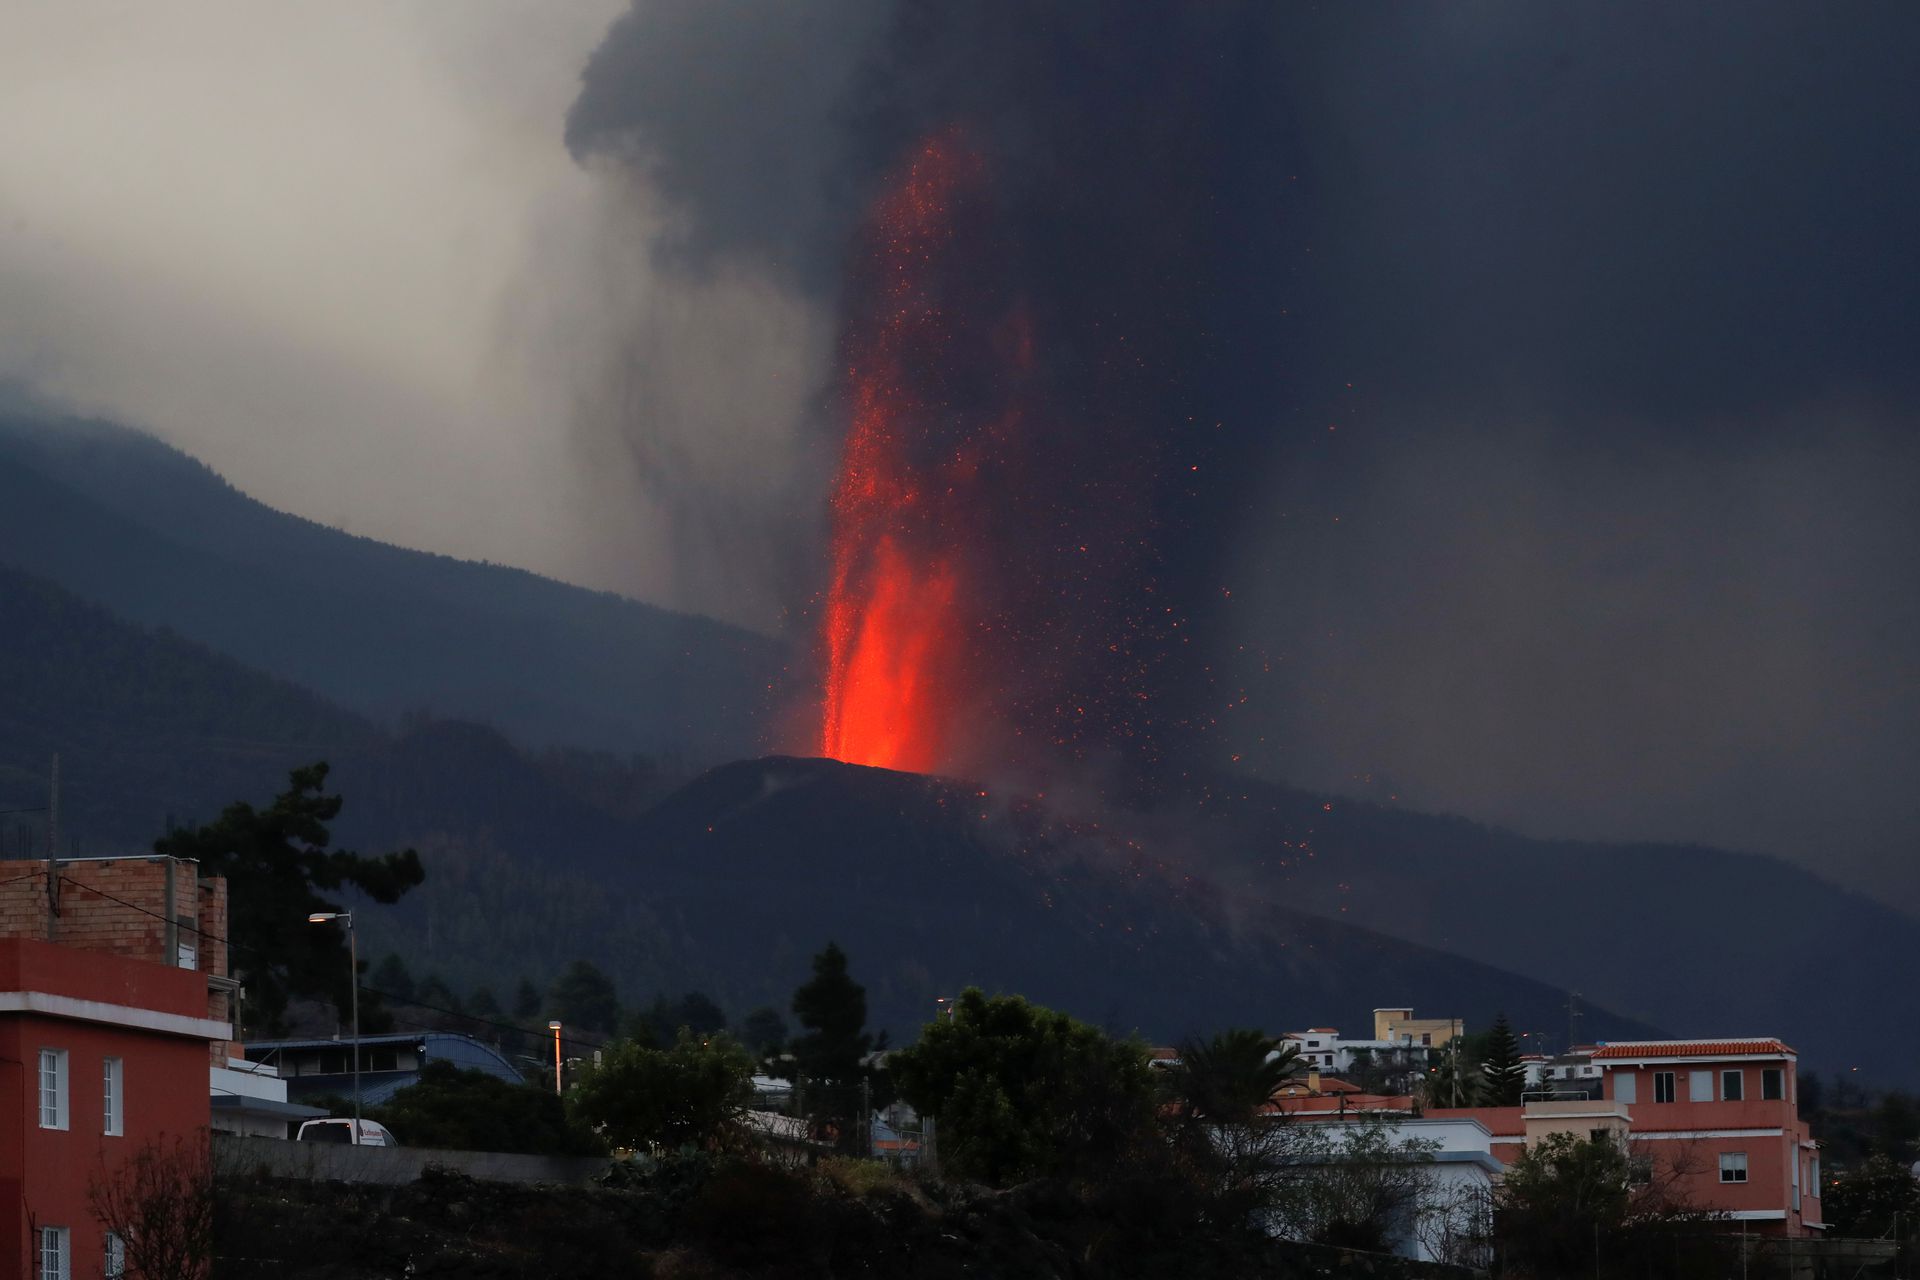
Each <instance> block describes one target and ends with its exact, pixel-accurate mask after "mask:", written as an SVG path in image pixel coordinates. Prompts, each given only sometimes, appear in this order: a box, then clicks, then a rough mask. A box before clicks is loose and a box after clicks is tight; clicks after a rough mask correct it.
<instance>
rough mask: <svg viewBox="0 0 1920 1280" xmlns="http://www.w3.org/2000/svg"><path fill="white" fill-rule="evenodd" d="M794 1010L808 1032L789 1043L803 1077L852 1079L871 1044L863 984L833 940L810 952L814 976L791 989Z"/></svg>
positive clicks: (836, 1081)
mask: <svg viewBox="0 0 1920 1280" xmlns="http://www.w3.org/2000/svg"><path fill="white" fill-rule="evenodd" d="M793 1016H794V1018H795V1019H796V1020H798V1021H799V1023H800V1025H801V1026H802V1027H805V1028H806V1034H805V1035H800V1036H795V1037H794V1038H793V1041H792V1043H791V1045H790V1048H791V1049H792V1051H793V1058H794V1063H795V1065H796V1066H797V1067H798V1068H799V1070H800V1073H801V1074H802V1075H804V1076H805V1077H806V1078H807V1079H809V1080H813V1081H819V1082H823V1083H832V1084H841V1085H845V1084H850V1083H852V1082H854V1081H856V1080H858V1079H859V1078H860V1064H861V1060H862V1059H864V1058H865V1057H866V1056H867V1054H868V1052H869V1051H871V1050H872V1048H873V1037H872V1036H870V1035H868V1034H867V989H866V988H865V987H863V986H861V985H860V984H859V983H857V982H855V981H854V980H853V978H852V976H851V975H850V974H849V973H848V972H847V953H846V952H844V951H842V950H841V949H840V947H839V945H838V944H837V943H832V942H829V943H828V944H827V946H826V950H824V951H822V952H821V953H820V954H819V955H817V956H815V957H814V958H813V977H812V979H811V980H810V981H808V982H807V983H806V984H805V985H803V986H801V987H800V988H798V989H797V990H795V991H794V993H793Z"/></svg>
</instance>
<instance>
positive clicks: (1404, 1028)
mask: <svg viewBox="0 0 1920 1280" xmlns="http://www.w3.org/2000/svg"><path fill="white" fill-rule="evenodd" d="M1465 1032H1466V1024H1465V1023H1464V1022H1462V1021H1461V1020H1460V1019H1459V1018H1416V1017H1414V1016H1413V1010H1412V1009H1409V1008H1407V1007H1406V1006H1405V1005H1401V1006H1400V1007H1398V1008H1394V1009H1375V1010H1374V1011H1373V1038H1374V1039H1375V1040H1387V1041H1392V1042H1393V1043H1395V1044H1419V1045H1425V1046H1427V1047H1428V1048H1430V1049H1438V1048H1439V1047H1440V1046H1441V1045H1443V1044H1445V1043H1447V1041H1449V1040H1451V1039H1453V1038H1454V1037H1455V1036H1458V1035H1463V1034H1465Z"/></svg>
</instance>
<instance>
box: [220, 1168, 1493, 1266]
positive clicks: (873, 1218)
mask: <svg viewBox="0 0 1920 1280" xmlns="http://www.w3.org/2000/svg"><path fill="white" fill-rule="evenodd" d="M1143 1194H1144V1193H1143ZM1125 1199H1126V1197H1125V1194H1124V1193H1119V1194H1117V1195H1109V1196H1107V1197H1105V1198H1103V1199H1102V1200H1101V1201H1100V1202H1095V1201H1092V1200H1089V1199H1088V1198H1086V1197H1085V1196H1082V1195H1080V1194H1078V1193H1075V1192H1074V1191H1072V1190H1070V1189H1069V1188H1067V1187H1065V1186H1063V1185H1061V1184H1057V1183H1032V1184H1029V1185H1027V1186H1023V1187H1017V1188H1014V1189H1012V1190H1010V1191H1004V1192H995V1191H988V1190H985V1189H983V1188H977V1187H956V1186H951V1185H943V1184H929V1185H921V1184H917V1183H913V1182H909V1181H906V1180H903V1179H899V1178H896V1177H890V1176H889V1177H874V1176H872V1175H870V1174H867V1173H856V1174H855V1175H853V1176H847V1175H846V1174H845V1173H842V1174H841V1175H840V1176H837V1177H836V1176H833V1175H827V1176H823V1175H821V1174H819V1173H815V1172H801V1171H793V1170H786V1169H780V1168H774V1167H769V1166H766V1165H759V1164H725V1165H717V1166H716V1165H708V1164H704V1163H703V1164H700V1165H698V1166H697V1167H692V1168H684V1169H675V1168H665V1169H661V1170H656V1171H654V1172H652V1173H650V1174H647V1175H644V1176H642V1177H639V1178H635V1179H632V1180H630V1184H629V1185H627V1186H621V1187H614V1186H606V1187H595V1188H588V1189H581V1188H560V1187H530V1186H521V1185H514V1184H504V1183H487V1182H477V1181H474V1180H473V1179H470V1178H466V1177H464V1176H461V1175H457V1174H450V1173H441V1172H438V1171H434V1172H430V1173H429V1174H428V1175H427V1176H425V1177H422V1178H421V1179H420V1180H419V1181H417V1182H415V1183H413V1184H411V1185H407V1186H399V1187H384V1186H369V1185H356V1184H347V1183H315V1182H297V1181H285V1180H271V1179H264V1178H236V1179H229V1180H226V1181H225V1182H223V1184H222V1194H221V1213H220V1229H219V1242H218V1246H217V1252H218V1257H217V1259H216V1261H215V1265H214V1270H213V1276H214V1277H215V1280H243V1278H244V1280H255V1278H259V1280H267V1278H268V1277H274V1278H276V1280H388V1278H389V1277H391V1278H395V1280H398V1278H401V1277H406V1278H416V1277H417V1278H419V1280H433V1278H435V1277H454V1276H458V1277H461V1278H462V1280H507V1278H508V1277H516V1278H518V1277H542V1278H543V1280H544V1278H547V1277H597V1276H608V1277H614V1276H618V1277H637V1278H644V1277H656V1278H658V1280H788V1278H792V1280H829V1278H831V1280H839V1278H841V1277H864V1276H874V1277H889V1278H890V1280H891V1278H898V1280H959V1278H961V1277H993V1280H1069V1278H1071V1280H1108V1278H1113V1280H1123V1278H1129V1280H1130V1278H1132V1277H1173V1276H1178V1277H1192V1278H1194V1280H1209V1278H1211V1277H1220V1278H1222V1280H1225V1278H1226V1277H1232V1278H1233V1280H1247V1278H1250V1277H1274V1278H1276V1280H1295V1278H1296V1277H1297V1278H1302V1280H1304V1278H1305V1277H1309V1276H1351V1277H1361V1276H1381V1277H1412V1276H1421V1277H1426V1276H1442V1275H1448V1276H1454V1275H1463V1274H1464V1273H1459V1272H1453V1271H1450V1270H1447V1269H1443V1268H1417V1267H1414V1266H1412V1264H1403V1263H1399V1262H1397V1261H1395V1260H1392V1259H1380V1258H1374V1257H1362V1256H1358V1255H1343V1254H1340V1253H1338V1252H1335V1251H1327V1250H1305V1249H1300V1248H1298V1247H1295V1246H1287V1245H1281V1244H1276V1243H1273V1242H1271V1241H1268V1240H1266V1239H1264V1238H1263V1237H1261V1236H1258V1235H1256V1234H1252V1233H1241V1232H1231V1231H1208V1230H1203V1229H1199V1228H1196V1227H1195V1226H1194V1225H1193V1224H1191V1223H1187V1224H1184V1225H1180V1226H1175V1225H1172V1224H1169V1223H1167V1222H1166V1218H1167V1216H1168V1215H1166V1214H1165V1213H1164V1212H1162V1211H1161V1209H1160V1207H1159V1206H1156V1205H1154V1204H1152V1203H1149V1202H1148V1201H1147V1200H1145V1199H1141V1200H1139V1201H1138V1202H1136V1203H1133V1204H1128V1203H1126V1202H1125Z"/></svg>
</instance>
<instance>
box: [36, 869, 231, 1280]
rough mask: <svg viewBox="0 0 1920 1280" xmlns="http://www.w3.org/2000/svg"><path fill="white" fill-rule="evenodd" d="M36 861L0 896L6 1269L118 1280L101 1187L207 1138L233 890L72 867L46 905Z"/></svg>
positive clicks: (170, 873)
mask: <svg viewBox="0 0 1920 1280" xmlns="http://www.w3.org/2000/svg"><path fill="white" fill-rule="evenodd" d="M11 865H12V866H14V867H22V866H32V865H34V864H21V863H14V864H11ZM39 866H40V867H41V868H42V870H41V871H40V872H39V874H38V875H34V874H33V873H27V874H24V875H22V876H19V877H16V878H14V879H13V880H11V881H10V882H9V883H8V884H6V885H5V886H4V887H0V1276H31V1277H35V1280H43V1278H44V1280H76V1278H77V1277H82V1276H85V1277H93V1276H103V1275H112V1274H114V1270H113V1268H112V1266H111V1262H112V1260H113V1257H114V1250H113V1242H112V1241H110V1240H109V1238H108V1237H107V1234H106V1232H105V1230H104V1228H102V1227H101V1225H100V1224H99V1223H98V1222H97V1221H96V1220H95V1218H94V1215H93V1213H92V1210H91V1208H90V1206H89V1196H88V1188H89V1185H90V1184H92V1183H95V1182H97V1181H100V1180H103V1179H106V1178H109V1177H111V1176H112V1175H113V1173H114V1171H115V1170H116V1169H117V1168H118V1166H119V1165H120V1163H121V1162H122V1161H124V1160H125V1159H127V1158H128V1156H130V1155H131V1154H132V1153H134V1152H136V1151H138V1150H139V1149H140V1148H141V1147H142V1146H144V1145H147V1144H150V1143H158V1144H161V1145H163V1146H168V1147H170V1146H171V1144H173V1143H175V1142H176V1141H180V1140H185V1141H187V1142H190V1143H192V1142H204V1141H205V1140H206V1137H205V1136H206V1133H207V1126H208V1120H209V1103H208V1092H207V1081H208V1066H209V1060H210V1053H211V1054H212V1055H214V1056H217V1057H218V1058H219V1059H220V1060H222V1061H224V1059H225V1056H226V1052H227V1041H228V1040H229V1038H230V1037H231V1034H232V1031H231V1027H230V1025H229V1024H228V1022H227V1020H226V1007H227V1000H228V999H229V996H230V983H228V981H227V979H226V977H225V973H224V970H225V957H224V954H221V955H219V956H217V957H216V956H214V955H212V954H210V952H211V951H216V950H217V951H219V952H222V953H223V952H224V950H225V948H224V946H219V947H210V946H203V945H202V943H201V935H202V933H203V929H202V925H201V923H200V922H201V920H202V918H203V913H205V914H206V915H211V914H212V913H213V912H214V911H216V910H217V912H218V915H219V916H220V917H222V924H223V925H224V919H223V918H224V915H225V905H226V904H225V886H224V884H222V883H220V882H219V881H200V880H198V878H197V876H196V874H195V872H196V870H197V868H195V867H194V865H193V864H192V863H183V862H179V861H178V860H175V859H171V858H124V859H97V860H88V861H86V862H79V863H75V862H63V863H61V864H60V865H59V867H58V872H57V874H58V875H59V876H60V877H61V880H60V888H61V893H60V896H59V898H58V899H55V900H51V901H50V900H49V898H48V896H47V892H46V884H45V878H46V873H45V870H44V867H45V864H39ZM148 898H152V899H153V903H154V907H155V908H158V907H161V906H167V907H171V908H172V909H171V910H164V911H163V910H159V909H149V908H148V907H147V905H146V899H148ZM204 932H206V933H209V934H211V933H212V932H213V931H212V930H205V931H204ZM220 933H222V934H223V933H224V927H223V928H222V929H221V930H220ZM215 936H218V935H215ZM49 938H51V940H49ZM203 960H209V961H211V960H217V965H218V969H219V970H220V971H219V972H217V973H213V974H209V973H208V972H206V971H204V970H202V969H201V968H199V967H198V966H199V964H200V963H201V962H202V961H203Z"/></svg>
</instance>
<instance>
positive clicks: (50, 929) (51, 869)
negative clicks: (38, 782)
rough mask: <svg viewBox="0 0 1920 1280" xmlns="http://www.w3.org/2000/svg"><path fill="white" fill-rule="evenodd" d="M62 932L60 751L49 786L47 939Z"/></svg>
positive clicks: (54, 762) (55, 757)
mask: <svg viewBox="0 0 1920 1280" xmlns="http://www.w3.org/2000/svg"><path fill="white" fill-rule="evenodd" d="M59 932H60V753H59V752H58V751H56V752H54V753H53V777H52V780H51V782H50V783H49V785H48V788H47V941H48V942H56V941H58V940H59V939H58V934H59Z"/></svg>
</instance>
